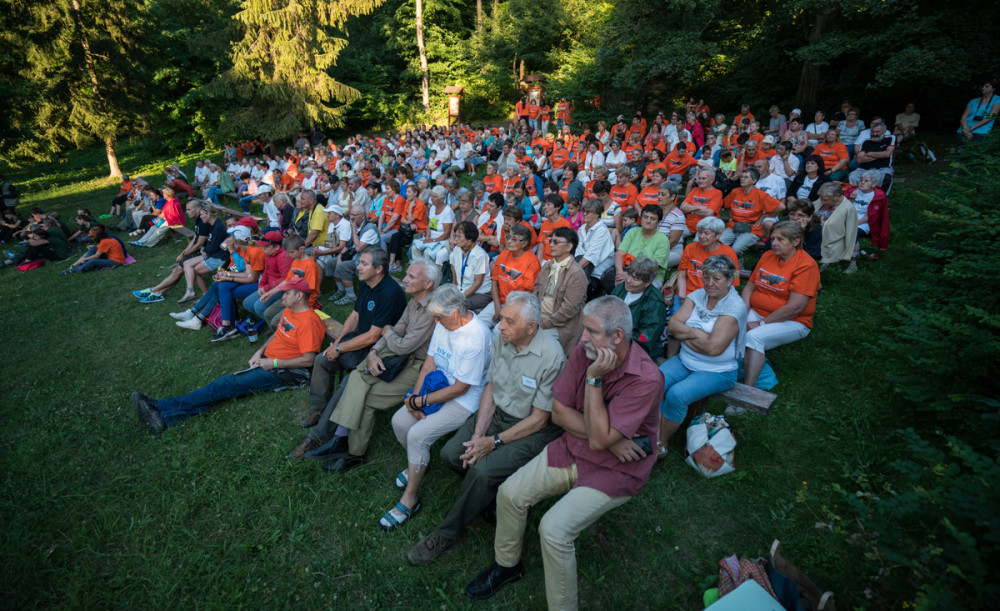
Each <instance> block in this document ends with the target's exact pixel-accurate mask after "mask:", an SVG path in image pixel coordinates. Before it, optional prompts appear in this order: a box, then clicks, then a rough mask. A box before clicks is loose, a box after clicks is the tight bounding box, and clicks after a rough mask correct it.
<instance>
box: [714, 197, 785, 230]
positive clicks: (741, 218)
mask: <svg viewBox="0 0 1000 611" xmlns="http://www.w3.org/2000/svg"><path fill="white" fill-rule="evenodd" d="M723 205H724V206H725V207H726V208H728V209H729V213H730V216H731V218H730V219H729V224H728V225H727V227H729V228H730V229H732V228H733V224H734V223H756V222H757V221H758V220H759V219H760V217H762V216H763V215H765V214H770V213H771V212H774V211H775V210H777V209H778V206H780V205H781V202H779V201H778V200H776V199H774V198H773V197H771V196H770V195H768V194H767V193H764V192H763V191H761V190H760V189H758V188H757V187H754V188H753V190H752V191H750V193H746V192H745V191H743V189H742V188H736V189H733V190H732V191H730V192H729V195H727V196H726V199H725V202H724V204H723ZM751 231H753V234H754V235H755V236H757V237H760V235H761V228H760V227H753V228H752V229H751Z"/></svg>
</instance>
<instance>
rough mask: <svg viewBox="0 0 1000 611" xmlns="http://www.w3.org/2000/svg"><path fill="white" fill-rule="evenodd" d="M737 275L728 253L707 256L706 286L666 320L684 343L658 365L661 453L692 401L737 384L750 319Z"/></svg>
mask: <svg viewBox="0 0 1000 611" xmlns="http://www.w3.org/2000/svg"><path fill="white" fill-rule="evenodd" d="M779 224H780V223H779ZM775 227H777V225H775ZM738 277H739V275H738V273H737V271H736V264H735V263H733V261H732V259H730V258H729V257H728V256H726V255H723V254H718V255H712V256H710V257H708V259H706V260H705V261H704V262H703V263H702V266H701V280H702V282H703V283H704V286H703V287H702V288H699V289H697V290H695V291H692V292H691V293H689V294H688V296H687V297H686V298H685V299H684V304H683V305H682V306H681V309H680V310H678V311H677V313H676V314H674V315H673V316H671V317H670V322H669V323H667V330H668V331H670V334H671V335H672V336H674V337H675V338H676V339H678V340H680V343H681V346H680V353H679V354H677V356H674V357H673V358H671V359H670V360H668V361H667V362H666V363H664V364H663V365H661V366H660V371H662V372H663V377H664V383H665V386H664V390H665V391H666V394H665V395H664V398H663V402H662V403H661V405H660V433H659V439H658V441H657V458H662V457H663V456H665V455H666V453H667V444H668V442H669V441H670V437H671V436H672V435H673V434H674V433H675V432H676V431H677V429H678V428H680V425H681V423H682V422H683V421H684V418H685V417H686V416H687V410H688V406H689V405H691V404H692V403H694V402H695V401H699V400H701V399H704V398H705V397H708V396H710V395H714V394H715V393H718V392H722V391H724V390H728V389H730V388H732V387H733V385H734V384H736V376H737V368H738V364H737V359H738V358H739V357H740V355H741V353H742V352H743V347H744V340H745V336H746V332H745V328H746V321H747V310H746V305H745V304H744V303H743V300H742V299H741V298H740V294H739V293H737V292H736V289H735V288H734V287H733V282H734V281H735V280H736V278H738Z"/></svg>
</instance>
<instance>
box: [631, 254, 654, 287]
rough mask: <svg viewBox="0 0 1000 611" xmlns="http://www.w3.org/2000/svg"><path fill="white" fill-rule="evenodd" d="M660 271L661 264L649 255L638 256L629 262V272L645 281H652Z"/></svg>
mask: <svg viewBox="0 0 1000 611" xmlns="http://www.w3.org/2000/svg"><path fill="white" fill-rule="evenodd" d="M658 271H660V265H659V264H658V263H657V262H656V261H653V260H652V259H650V258H649V257H636V258H635V259H633V260H632V262H631V263H629V264H628V273H630V274H632V275H633V276H635V279H636V280H638V281H639V282H643V283H646V282H652V281H653V278H655V277H656V272H658Z"/></svg>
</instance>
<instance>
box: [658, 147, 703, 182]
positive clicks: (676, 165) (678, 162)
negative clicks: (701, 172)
mask: <svg viewBox="0 0 1000 611" xmlns="http://www.w3.org/2000/svg"><path fill="white" fill-rule="evenodd" d="M664 163H666V164H667V173H668V174H670V175H671V176H675V175H677V174H684V172H687V170H688V168H690V167H691V166H693V165H697V164H698V161H697V160H696V159H695V158H694V157H692V156H691V155H688V154H687V153H685V154H684V156H683V157H681V156H680V155H678V154H677V151H676V150H673V151H670V154H669V155H667V158H666V159H664Z"/></svg>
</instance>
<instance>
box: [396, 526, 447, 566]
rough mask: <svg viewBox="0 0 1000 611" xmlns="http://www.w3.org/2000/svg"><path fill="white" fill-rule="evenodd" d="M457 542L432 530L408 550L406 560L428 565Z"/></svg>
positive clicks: (416, 564)
mask: <svg viewBox="0 0 1000 611" xmlns="http://www.w3.org/2000/svg"><path fill="white" fill-rule="evenodd" d="M457 544H458V541H456V540H454V539H446V538H444V537H442V536H441V535H439V534H437V533H436V532H432V533H431V534H429V535H427V537H426V538H424V540H423V541H421V542H420V543H417V544H416V545H414V546H413V547H411V548H410V551H408V552H406V561H407V562H409V563H410V564H411V565H413V566H426V565H428V564H430V563H432V562H434V561H435V560H437V559H438V557H440V556H441V554H443V553H444V552H445V550H447V549H449V548H452V547H454V546H455V545H457Z"/></svg>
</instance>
